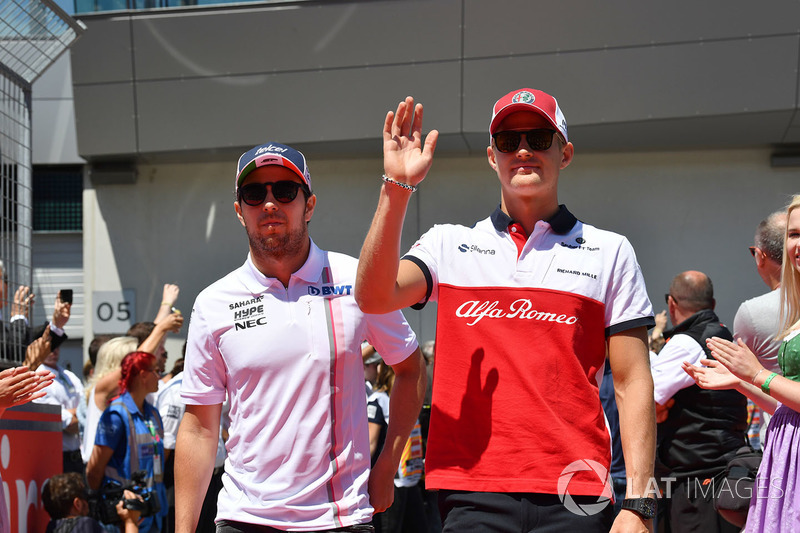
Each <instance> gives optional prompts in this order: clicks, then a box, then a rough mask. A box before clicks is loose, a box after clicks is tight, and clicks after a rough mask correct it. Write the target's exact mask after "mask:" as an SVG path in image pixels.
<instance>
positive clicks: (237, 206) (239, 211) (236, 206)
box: [233, 200, 246, 227]
mask: <svg viewBox="0 0 800 533" xmlns="http://www.w3.org/2000/svg"><path fill="white" fill-rule="evenodd" d="M233 210H234V211H236V217H237V218H238V219H239V222H240V223H241V224H242V226H244V218H242V206H241V205H240V204H239V201H238V200H237V201H235V202H233ZM245 227H246V226H245Z"/></svg>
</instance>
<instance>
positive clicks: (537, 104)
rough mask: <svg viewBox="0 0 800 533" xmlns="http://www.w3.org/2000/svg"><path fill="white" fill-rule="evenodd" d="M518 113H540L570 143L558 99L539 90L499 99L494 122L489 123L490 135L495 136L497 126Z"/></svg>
mask: <svg viewBox="0 0 800 533" xmlns="http://www.w3.org/2000/svg"><path fill="white" fill-rule="evenodd" d="M517 111H533V112H534V113H539V114H540V115H541V116H543V117H544V118H546V119H547V121H548V122H549V123H550V124H552V125H553V127H555V128H556V129H557V130H558V132H559V133H560V134H561V135H562V136H563V137H564V140H565V141H567V142H569V137H567V119H565V118H564V113H562V112H561V108H560V107H558V102H556V99H555V98H553V97H552V96H550V95H549V94H547V93H546V92H543V91H539V90H537V89H527V88H526V89H517V90H516V91H511V92H510V93H508V94H507V95H505V96H504V97H502V98H501V99H499V100H498V101H497V102H496V103H495V104H494V107H493V108H492V121H491V122H490V123H489V134H490V135H493V134H494V133H495V130H496V129H497V126H498V125H499V124H500V122H502V121H503V119H504V118H506V117H507V116H508V115H510V114H511V113H516V112H517Z"/></svg>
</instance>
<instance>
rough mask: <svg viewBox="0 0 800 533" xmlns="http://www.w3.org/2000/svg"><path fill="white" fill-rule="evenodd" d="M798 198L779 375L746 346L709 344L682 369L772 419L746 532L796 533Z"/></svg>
mask: <svg viewBox="0 0 800 533" xmlns="http://www.w3.org/2000/svg"><path fill="white" fill-rule="evenodd" d="M798 208H800V195H796V196H794V198H793V199H792V202H791V204H789V207H788V209H787V214H788V224H787V228H786V239H785V242H784V248H783V265H782V270H781V305H782V309H783V311H782V312H781V318H782V320H783V331H781V333H780V334H779V335H778V337H779V338H782V339H783V343H782V344H781V347H780V350H779V351H778V364H779V366H780V370H781V372H782V373H783V375H779V374H778V373H777V372H770V371H769V370H767V369H766V368H764V367H763V366H762V365H761V363H760V362H759V360H758V358H756V356H755V355H753V352H751V351H750V350H749V349H748V348H747V346H746V345H745V343H744V342H742V340H741V339H738V340H737V342H736V343H733V342H729V341H726V340H723V339H719V338H717V337H712V338H711V339H709V340H708V347H709V349H710V350H711V355H712V356H713V357H714V358H715V359H716V360H715V361H714V360H709V359H704V360H702V361H701V362H702V364H703V365H705V366H703V367H696V366H693V365H691V364H688V363H683V369H684V370H685V371H686V372H687V373H689V375H691V376H692V377H693V378H694V380H695V382H696V383H697V384H698V385H699V386H701V387H703V388H706V389H730V388H733V389H736V390H738V391H739V392H741V393H742V394H744V395H746V396H747V397H748V398H750V399H751V400H753V401H754V402H755V403H756V404H758V406H759V407H761V408H762V409H763V410H765V411H767V412H769V413H774V414H773V417H772V420H771V421H770V423H769V426H768V428H767V434H766V439H765V440H766V442H765V444H764V455H763V458H762V460H761V466H760V467H759V469H758V475H757V477H756V482H755V491H754V494H753V496H752V499H751V500H750V509H749V510H748V514H747V524H746V525H745V529H744V531H748V532H755V531H770V532H774V531H775V532H787V533H788V532H795V531H800V209H798Z"/></svg>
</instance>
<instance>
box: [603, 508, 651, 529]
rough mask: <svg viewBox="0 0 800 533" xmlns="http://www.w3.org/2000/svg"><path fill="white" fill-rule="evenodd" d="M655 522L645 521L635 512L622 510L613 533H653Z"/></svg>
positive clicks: (615, 520) (613, 527) (615, 522)
mask: <svg viewBox="0 0 800 533" xmlns="http://www.w3.org/2000/svg"><path fill="white" fill-rule="evenodd" d="M652 531H653V521H652V520H645V519H644V518H643V517H642V516H641V515H639V514H637V513H634V512H633V511H628V510H625V509H623V510H621V511H620V512H619V514H618V515H617V518H616V519H614V525H613V526H612V527H611V533H623V532H624V533H652Z"/></svg>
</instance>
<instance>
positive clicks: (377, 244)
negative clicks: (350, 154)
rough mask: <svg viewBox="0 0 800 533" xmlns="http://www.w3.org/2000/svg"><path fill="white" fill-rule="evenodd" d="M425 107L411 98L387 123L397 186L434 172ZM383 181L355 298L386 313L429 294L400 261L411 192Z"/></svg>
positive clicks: (433, 135) (390, 174)
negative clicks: (424, 134) (424, 125)
mask: <svg viewBox="0 0 800 533" xmlns="http://www.w3.org/2000/svg"><path fill="white" fill-rule="evenodd" d="M422 114H423V113H422V104H417V105H416V106H415V105H414V99H413V98H412V97H410V96H409V97H407V98H406V99H405V100H404V101H402V102H400V104H398V106H397V111H396V112H392V111H390V112H389V113H387V115H386V120H385V121H384V124H383V169H384V173H385V176H386V177H387V178H388V179H390V180H392V181H394V182H397V183H400V184H404V185H408V186H411V187H416V186H417V185H418V184H419V183H420V182H422V180H423V179H425V176H426V175H427V174H428V170H430V167H431V164H432V163H433V152H434V150H435V149H436V141H437V139H438V138H439V132H437V131H436V130H432V131H431V132H430V133H428V135H427V137H426V138H425V143H424V145H423V143H422V133H421V132H422ZM397 183H390V182H389V183H384V184H383V186H382V187H381V193H380V197H379V198H378V208H377V210H376V211H375V217H374V218H373V219H372V225H371V226H370V230H369V233H368V234H367V238H366V239H365V241H364V246H363V247H362V248H361V255H360V257H359V261H358V275H357V277H356V289H355V298H356V301H357V302H358V305H359V306H360V307H361V309H362V310H363V311H365V312H367V313H387V312H389V311H394V310H396V309H402V308H403V307H408V306H409V305H413V304H415V303H417V302H419V301H420V300H422V298H423V297H424V296H425V291H426V288H427V287H426V284H425V277H424V275H423V274H422V271H420V269H419V267H417V266H416V265H414V264H413V263H411V262H403V263H402V264H401V263H400V235H401V233H402V230H403V222H404V220H405V216H406V210H407V208H408V202H409V200H410V198H411V194H412V193H411V190H409V189H407V188H405V187H402V186H401V185H398V184H397Z"/></svg>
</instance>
